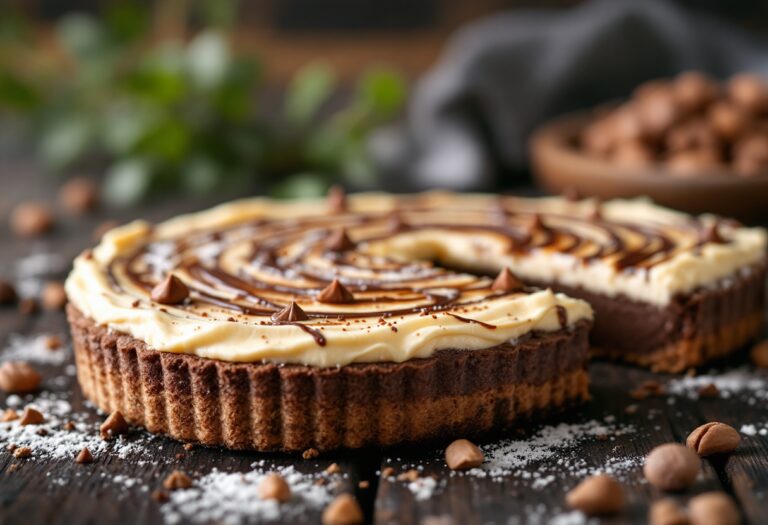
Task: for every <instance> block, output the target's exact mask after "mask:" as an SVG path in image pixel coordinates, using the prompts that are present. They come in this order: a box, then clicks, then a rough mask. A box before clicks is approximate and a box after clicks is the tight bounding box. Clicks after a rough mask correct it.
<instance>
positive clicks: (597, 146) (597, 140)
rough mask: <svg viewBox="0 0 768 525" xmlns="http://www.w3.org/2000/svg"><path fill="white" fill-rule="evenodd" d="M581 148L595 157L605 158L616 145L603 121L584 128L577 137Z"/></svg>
mask: <svg viewBox="0 0 768 525" xmlns="http://www.w3.org/2000/svg"><path fill="white" fill-rule="evenodd" d="M579 143H580V145H581V147H582V148H583V149H584V150H586V151H587V152H588V153H590V154H592V155H594V156H596V157H604V156H607V155H608V154H609V153H610V152H611V150H612V149H613V146H614V144H615V143H616V140H615V138H614V137H613V134H612V133H611V131H610V129H609V125H608V124H606V122H605V121H604V120H598V121H595V122H593V123H591V124H589V125H588V126H586V127H585V128H584V129H583V130H582V132H581V135H580V137H579Z"/></svg>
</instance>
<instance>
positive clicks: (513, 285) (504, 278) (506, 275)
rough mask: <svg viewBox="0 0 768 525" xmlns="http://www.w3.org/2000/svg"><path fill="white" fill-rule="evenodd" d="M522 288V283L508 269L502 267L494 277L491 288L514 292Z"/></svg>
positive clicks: (498, 290)
mask: <svg viewBox="0 0 768 525" xmlns="http://www.w3.org/2000/svg"><path fill="white" fill-rule="evenodd" d="M522 289H523V283H522V282H521V281H520V279H518V278H517V277H515V275H514V274H513V273H512V272H511V271H510V270H509V268H504V269H503V270H501V272H499V275H498V276H497V277H496V279H494V281H493V284H492V285H491V290H494V291H497V292H507V293H508V292H515V291H518V290H522Z"/></svg>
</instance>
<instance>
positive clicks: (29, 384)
mask: <svg viewBox="0 0 768 525" xmlns="http://www.w3.org/2000/svg"><path fill="white" fill-rule="evenodd" d="M42 380H43V378H42V376H41V375H40V374H39V373H38V372H37V370H35V369H34V368H32V366H31V365H30V364H29V363H26V362H24V361H6V362H5V363H3V364H2V365H0V390H2V391H3V392H5V393H6V394H26V393H29V392H34V391H35V390H37V389H38V388H40V382H41V381H42Z"/></svg>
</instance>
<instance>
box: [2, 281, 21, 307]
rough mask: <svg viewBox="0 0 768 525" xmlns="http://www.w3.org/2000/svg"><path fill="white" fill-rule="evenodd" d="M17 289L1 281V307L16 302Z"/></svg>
mask: <svg viewBox="0 0 768 525" xmlns="http://www.w3.org/2000/svg"><path fill="white" fill-rule="evenodd" d="M17 299H18V296H17V295H16V289H15V288H14V287H13V285H11V283H9V282H7V281H0V305H3V304H11V303H14V302H16V300H17Z"/></svg>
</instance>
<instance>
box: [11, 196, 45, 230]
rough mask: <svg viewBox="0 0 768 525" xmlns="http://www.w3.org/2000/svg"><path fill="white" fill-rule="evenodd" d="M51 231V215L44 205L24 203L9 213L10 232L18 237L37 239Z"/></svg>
mask: <svg viewBox="0 0 768 525" xmlns="http://www.w3.org/2000/svg"><path fill="white" fill-rule="evenodd" d="M51 229H53V213H52V212H51V210H50V208H49V207H48V206H46V205H45V204H42V203H39V202H24V203H21V204H19V205H18V206H16V208H14V210H13V212H12V213H11V230H12V231H13V233H14V234H16V235H18V236H19V237H39V236H41V235H43V234H44V233H47V232H49V231H50V230H51Z"/></svg>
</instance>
